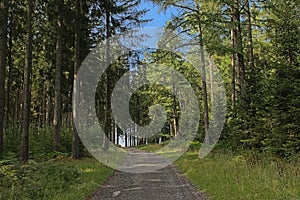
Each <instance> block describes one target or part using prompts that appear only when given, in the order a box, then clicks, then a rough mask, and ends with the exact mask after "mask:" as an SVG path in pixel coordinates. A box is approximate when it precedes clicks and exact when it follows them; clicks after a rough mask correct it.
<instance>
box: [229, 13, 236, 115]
mask: <svg viewBox="0 0 300 200" xmlns="http://www.w3.org/2000/svg"><path fill="white" fill-rule="evenodd" d="M231 22H232V27H231V30H230V32H231V48H232V55H231V108H232V110H234V109H235V100H236V89H235V84H236V83H235V82H236V53H235V51H236V45H235V38H236V34H235V29H234V23H233V18H231Z"/></svg>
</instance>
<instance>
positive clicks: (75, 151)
mask: <svg viewBox="0 0 300 200" xmlns="http://www.w3.org/2000/svg"><path fill="white" fill-rule="evenodd" d="M81 10H82V9H81V0H76V22H75V62H74V81H73V97H74V98H78V96H79V95H78V91H77V88H78V85H77V81H76V79H77V72H78V70H79V67H80V63H81V58H80V39H81V13H82V12H81ZM73 103H75V100H74V99H73ZM75 107H76V105H73V109H72V111H73V121H72V128H73V131H72V158H73V159H79V158H80V152H79V136H78V132H77V129H76V127H75V124H74V120H75V118H76V117H77V112H76V109H75Z"/></svg>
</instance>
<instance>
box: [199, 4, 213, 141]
mask: <svg viewBox="0 0 300 200" xmlns="http://www.w3.org/2000/svg"><path fill="white" fill-rule="evenodd" d="M196 7H197V11H200V7H199V5H198V3H197V2H196ZM199 14H200V13H198V34H199V36H198V37H199V46H200V56H201V71H202V74H201V75H202V93H203V105H204V132H205V136H206V137H205V138H206V139H207V141H206V142H207V143H208V144H210V137H209V135H208V128H209V117H208V98H207V83H206V64H205V55H204V47H203V32H202V22H201V17H200V16H199Z"/></svg>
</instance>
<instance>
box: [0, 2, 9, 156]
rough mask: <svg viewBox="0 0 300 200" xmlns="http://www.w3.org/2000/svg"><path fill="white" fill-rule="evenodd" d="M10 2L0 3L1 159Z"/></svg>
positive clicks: (0, 154) (0, 151)
mask: <svg viewBox="0 0 300 200" xmlns="http://www.w3.org/2000/svg"><path fill="white" fill-rule="evenodd" d="M7 23H8V2H7V0H1V1H0V157H1V156H2V154H3V149H4V148H3V135H4V107H5V105H4V104H5V69H6V54H7Z"/></svg>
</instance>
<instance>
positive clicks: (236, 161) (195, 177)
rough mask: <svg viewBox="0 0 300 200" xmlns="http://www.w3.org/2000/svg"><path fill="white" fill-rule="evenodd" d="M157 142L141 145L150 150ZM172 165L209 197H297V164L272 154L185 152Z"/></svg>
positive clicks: (299, 183) (293, 199)
mask: <svg viewBox="0 0 300 200" xmlns="http://www.w3.org/2000/svg"><path fill="white" fill-rule="evenodd" d="M159 148H161V145H149V146H144V147H142V148H141V149H143V150H145V151H151V152H154V151H156V150H158V149H159ZM175 165H177V167H178V168H179V169H180V170H181V171H183V173H184V174H185V175H186V176H187V177H188V179H190V180H191V181H192V182H193V183H194V184H195V185H196V186H198V188H199V189H200V190H201V191H203V192H205V193H206V194H207V195H208V196H209V197H210V199H212V200H224V199H230V200H238V199H242V200H253V199H262V200H265V199H266V200H277V199H278V200H299V199H300V165H299V159H298V162H297V160H296V159H295V160H294V161H292V162H288V161H284V160H282V159H279V158H275V157H273V156H272V155H263V154H259V153H256V154H254V153H251V152H243V153H241V155H233V154H231V153H224V152H212V153H210V154H209V155H208V156H207V157H205V158H204V159H199V157H198V152H191V151H189V152H186V153H185V154H184V155H183V156H182V157H181V158H180V159H178V160H177V161H176V162H175Z"/></svg>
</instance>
